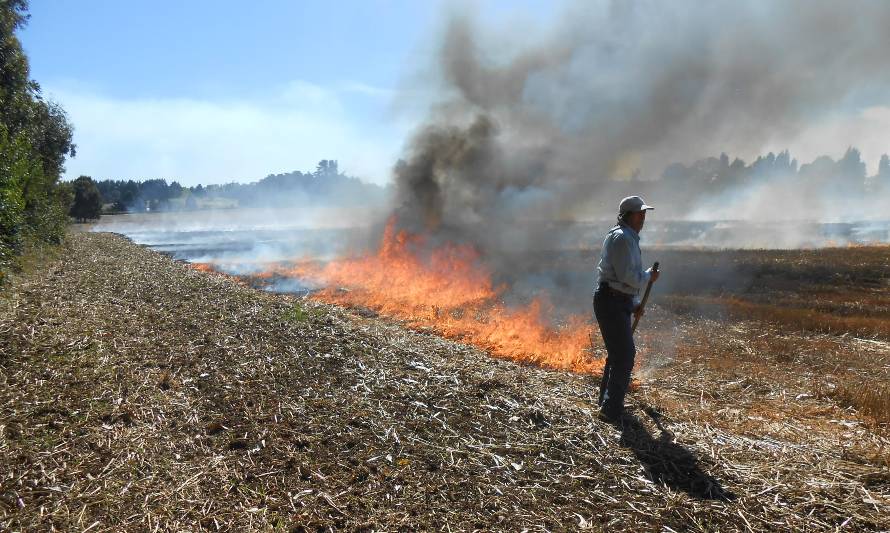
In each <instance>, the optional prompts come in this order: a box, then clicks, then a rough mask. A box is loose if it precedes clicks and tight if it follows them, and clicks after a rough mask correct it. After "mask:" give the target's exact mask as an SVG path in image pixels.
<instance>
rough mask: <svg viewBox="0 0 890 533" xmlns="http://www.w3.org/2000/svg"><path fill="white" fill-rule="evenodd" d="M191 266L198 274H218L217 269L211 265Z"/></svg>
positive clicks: (192, 264) (197, 264) (196, 264)
mask: <svg viewBox="0 0 890 533" xmlns="http://www.w3.org/2000/svg"><path fill="white" fill-rule="evenodd" d="M189 266H190V267H192V268H193V269H195V270H197V271H198V272H216V269H214V268H213V265H212V264H210V263H189Z"/></svg>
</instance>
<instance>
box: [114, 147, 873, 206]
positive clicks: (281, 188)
mask: <svg viewBox="0 0 890 533" xmlns="http://www.w3.org/2000/svg"><path fill="white" fill-rule="evenodd" d="M583 179H584V177H583V176H579V180H583ZM764 183H767V184H770V185H776V186H782V185H787V186H790V187H791V188H792V190H794V191H797V192H799V193H800V194H801V195H803V196H805V197H815V196H818V197H820V198H828V199H833V198H846V199H850V198H865V197H867V196H869V195H873V194H881V195H886V194H890V157H888V156H887V155H886V154H885V155H883V156H882V157H881V159H880V163H879V165H878V172H877V173H876V174H874V175H868V173H867V172H866V164H865V162H864V161H863V160H862V154H861V153H860V151H859V150H858V149H856V148H852V147H851V148H849V149H847V151H846V153H845V154H844V156H843V157H841V158H840V159H838V160H834V159H832V158H831V157H829V156H821V157H818V158H816V159H815V160H814V161H812V162H810V163H804V164H800V163H798V161H797V160H796V159H794V158H793V157H792V156H791V154H790V153H789V152H788V151H787V150H786V151H783V152H780V153H778V154H775V153H772V152H770V153H768V154H766V155H762V156H759V157H758V158H756V159H755V160H754V161H753V162H751V163H750V164H749V163H746V162H745V161H743V160H741V159H739V158H734V159H730V157H729V156H728V155H726V154H725V153H724V154H721V155H720V156H718V157H708V158H704V159H700V160H698V161H695V162H693V163H692V164H689V165H686V164H682V163H673V164H670V165H668V166H667V167H665V169H664V171H663V172H662V173H661V174H660V175H658V176H657V177H655V178H645V177H642V176H640V175H639V174H635V175H634V176H632V177H629V178H624V179H618V180H610V181H608V182H606V183H603V182H601V181H599V182H595V181H591V183H590V187H591V190H592V192H593V191H598V192H600V193H604V194H606V195H611V196H615V195H624V194H630V193H631V192H633V193H637V192H639V193H643V194H652V195H653V196H654V197H659V198H661V199H662V201H665V200H667V201H668V202H669V203H670V205H671V206H672V209H673V210H674V212H671V213H665V214H670V215H672V216H678V217H682V216H683V214H684V211H685V210H686V209H690V208H692V207H694V206H695V204H696V203H697V202H699V201H701V200H702V199H703V198H708V197H715V196H719V195H720V194H721V193H724V192H733V191H741V190H744V189H745V187H747V186H751V185H757V184H764ZM96 185H97V187H98V190H99V193H100V194H101V196H102V203H103V206H104V211H105V212H106V213H108V212H135V211H179V210H195V209H219V208H229V207H291V206H306V205H330V206H350V205H367V204H369V203H374V202H379V201H382V200H384V199H385V198H386V197H387V196H388V195H389V194H390V192H391V191H389V190H388V188H384V187H380V186H378V185H374V184H369V183H366V182H363V181H361V180H359V179H358V178H354V177H350V176H346V175H344V174H342V173H341V172H340V171H339V169H338V167H337V162H336V161H333V160H322V161H320V162H319V163H318V166H317V168H316V169H315V171H312V172H299V171H295V172H290V173H287V174H272V175H269V176H266V177H265V178H263V179H261V180H259V181H256V182H253V183H246V184H242V183H227V184H223V185H206V186H204V185H196V186H193V187H183V186H182V185H180V184H179V183H178V182H177V181H171V182H169V183H168V182H167V181H166V180H164V179H149V180H145V181H134V180H126V181H124V180H104V181H98V182H96Z"/></svg>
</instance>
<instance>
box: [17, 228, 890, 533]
mask: <svg viewBox="0 0 890 533" xmlns="http://www.w3.org/2000/svg"><path fill="white" fill-rule="evenodd" d="M3 291H4V292H3V293H2V297H0V530H12V531H15V530H28V531H33V530H52V529H55V530H75V529H77V530H89V531H120V530H152V531H154V530H195V529H201V528H205V529H208V530H217V529H231V530H266V529H284V530H327V529H347V530H354V529H364V530H417V529H424V530H454V531H456V530H473V529H482V530H520V529H524V528H528V529H530V530H565V529H581V528H590V529H592V530H595V531H596V530H607V531H672V530H673V531H696V530H701V531H712V530H722V531H746V530H754V531H775V530H788V531H799V530H806V531H835V530H837V529H839V528H840V529H841V530H844V531H846V530H850V531H870V530H874V531H878V530H888V529H890V518H888V517H890V469H888V450H890V447H888V443H890V440H888V438H887V436H886V435H887V434H886V427H885V426H881V425H880V424H879V423H877V422H876V421H875V419H874V418H871V417H869V416H868V415H867V414H864V413H862V412H860V411H857V410H855V409H853V408H851V407H849V406H848V405H850V402H846V401H845V398H848V397H849V395H850V394H854V393H855V389H856V387H866V388H868V387H871V388H875V387H878V388H880V386H882V384H883V383H886V379H887V373H888V372H890V364H888V359H890V345H888V344H887V343H886V342H885V341H882V340H879V339H860V338H856V337H854V336H843V335H834V336H832V335H825V334H815V333H813V334H804V333H794V334H789V333H788V332H787V331H784V330H781V329H777V328H775V327H772V326H770V324H768V323H758V322H746V321H743V320H736V321H733V322H713V321H709V320H706V319H703V318H691V317H689V318H682V317H674V316H672V315H670V314H668V313H667V312H666V311H658V310H656V311H654V312H653V313H651V316H650V315H647V320H648V321H649V322H648V323H647V327H648V328H649V329H648V330H646V331H645V332H642V334H641V335H640V344H641V354H640V358H641V360H642V361H643V366H642V367H641V368H640V369H639V371H638V375H639V376H640V383H639V386H638V387H637V389H636V391H635V392H634V393H633V394H632V395H631V398H630V401H631V402H632V404H633V405H632V407H631V414H632V415H633V416H632V417H631V418H630V419H629V420H628V421H627V422H626V423H625V424H624V425H623V426H621V427H616V426H613V425H609V424H606V423H604V422H601V421H599V420H598V419H597V418H596V410H595V408H594V407H593V405H592V403H593V401H594V398H595V393H596V387H595V382H596V378H595V377H594V376H587V375H577V374H570V373H565V372H555V371H547V370H541V369H537V368H534V367H528V366H520V365H517V364H514V363H512V362H508V361H501V360H496V359H492V358H489V357H488V356H486V355H485V354H484V353H481V352H479V351H478V350H476V349H474V348H471V347H467V346H464V345H461V344H458V343H455V342H451V341H447V340H444V339H441V338H439V337H437V336H435V335H433V334H430V333H426V332H418V331H410V330H408V329H405V328H403V327H400V326H399V325H398V324H395V323H392V322H390V321H387V320H385V319H379V318H369V317H367V316H363V315H362V314H361V313H353V312H350V311H348V310H342V309H336V308H332V307H330V306H325V305H322V304H318V303H315V302H311V301H308V300H301V299H299V298H294V297H288V296H281V295H273V294H269V293H265V292H262V291H258V290H255V289H252V288H249V287H247V286H245V285H242V284H240V283H239V282H238V281H237V280H234V279H231V278H228V277H225V276H222V275H217V274H206V273H202V272H197V271H195V270H192V269H190V268H189V267H187V266H186V265H184V264H181V263H177V262H175V261H172V260H171V259H169V258H168V257H166V256H164V255H162V254H160V253H157V252H154V251H151V250H149V249H146V248H143V247H140V246H137V245H135V244H132V243H131V242H129V241H127V240H126V239H124V238H123V237H120V236H116V235H112V234H74V235H72V236H71V238H70V240H69V243H68V244H67V248H66V249H65V251H64V252H63V253H62V254H61V255H60V257H59V258H58V259H57V260H54V261H52V262H49V263H47V264H46V265H45V266H44V267H43V268H41V269H39V270H37V271H35V272H32V273H29V274H27V275H22V276H20V277H19V278H18V279H16V280H14V281H13V284H12V286H10V287H7V288H5V289H3ZM839 361H840V363H839ZM840 366H843V367H844V368H840ZM850 376H858V378H857V379H861V380H862V381H861V382H855V383H854V384H853V385H851V384H850V383H849V380H850V379H852V378H850ZM844 380H847V381H844ZM856 383H858V385H856ZM839 391H847V392H846V393H844V394H842V393H841V392H839Z"/></svg>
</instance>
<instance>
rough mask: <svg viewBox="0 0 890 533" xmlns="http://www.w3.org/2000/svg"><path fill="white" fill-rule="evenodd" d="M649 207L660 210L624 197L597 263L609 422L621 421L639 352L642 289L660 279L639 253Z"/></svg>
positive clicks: (604, 407)
mask: <svg viewBox="0 0 890 533" xmlns="http://www.w3.org/2000/svg"><path fill="white" fill-rule="evenodd" d="M650 209H655V208H654V207H652V206H649V205H646V203H645V202H643V199H642V198H640V197H639V196H628V197H627V198H625V199H623V200H621V203H620V204H619V205H618V225H616V226H615V227H613V228H612V229H610V230H609V232H608V233H607V234H606V238H605V239H604V240H603V250H602V252H601V253H600V260H599V263H598V264H597V267H596V270H597V288H596V291H595V292H594V294H593V311H594V314H595V315H596V321H597V322H598V323H599V327H600V332H601V333H602V335H603V342H604V343H605V345H606V351H607V352H608V356H607V357H606V365H605V367H604V368H603V379H602V382H601V383H600V397H599V404H600V409H601V411H602V416H603V417H604V418H606V419H607V420H610V421H617V420H619V419H620V418H621V415H622V414H623V413H624V396H625V394H627V388H628V386H629V385H630V373H631V371H632V370H633V366H634V357H635V356H636V353H637V350H636V347H635V346H634V339H633V331H632V329H631V315H637V316H639V315H642V313H643V309H642V306H640V301H639V295H640V291H641V289H643V288H644V287H646V285H647V284H648V283H649V280H652V281H653V282H654V281H655V280H657V279H658V271H657V270H652V269H651V268H650V269H649V270H646V271H644V270H643V260H642V257H641V254H640V232H641V231H642V230H643V224H644V223H645V221H646V211H648V210H650Z"/></svg>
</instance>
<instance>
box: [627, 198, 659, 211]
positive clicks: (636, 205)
mask: <svg viewBox="0 0 890 533" xmlns="http://www.w3.org/2000/svg"><path fill="white" fill-rule="evenodd" d="M649 209H655V208H654V207H652V206H651V205H646V202H644V201H643V199H642V198H640V197H639V196H628V197H627V198H625V199H624V200H621V203H620V204H618V212H619V213H636V212H637V211H647V210H649Z"/></svg>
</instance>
